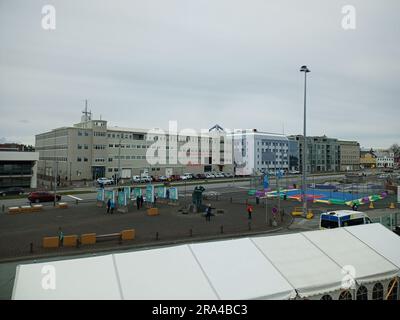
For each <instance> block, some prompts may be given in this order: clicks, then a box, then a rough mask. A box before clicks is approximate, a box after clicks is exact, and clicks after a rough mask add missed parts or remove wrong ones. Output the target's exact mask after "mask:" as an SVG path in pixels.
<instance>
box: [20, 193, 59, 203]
mask: <svg viewBox="0 0 400 320" xmlns="http://www.w3.org/2000/svg"><path fill="white" fill-rule="evenodd" d="M28 200H29V201H30V202H36V203H38V202H50V201H54V193H51V192H47V191H37V192H31V193H30V194H29V195H28ZM56 200H57V201H60V200H61V196H60V195H59V194H57V195H56Z"/></svg>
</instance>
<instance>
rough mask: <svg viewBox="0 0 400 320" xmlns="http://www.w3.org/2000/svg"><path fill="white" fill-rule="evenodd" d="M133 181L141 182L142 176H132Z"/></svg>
mask: <svg viewBox="0 0 400 320" xmlns="http://www.w3.org/2000/svg"><path fill="white" fill-rule="evenodd" d="M132 182H133V183H139V182H140V177H139V176H132Z"/></svg>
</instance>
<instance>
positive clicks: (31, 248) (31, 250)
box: [30, 242, 33, 253]
mask: <svg viewBox="0 0 400 320" xmlns="http://www.w3.org/2000/svg"><path fill="white" fill-rule="evenodd" d="M30 252H31V253H33V242H31V245H30Z"/></svg>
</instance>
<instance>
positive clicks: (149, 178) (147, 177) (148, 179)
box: [140, 176, 153, 183]
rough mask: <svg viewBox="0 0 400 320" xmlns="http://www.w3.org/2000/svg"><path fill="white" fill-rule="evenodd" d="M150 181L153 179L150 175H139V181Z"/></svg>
mask: <svg viewBox="0 0 400 320" xmlns="http://www.w3.org/2000/svg"><path fill="white" fill-rule="evenodd" d="M152 181H153V179H152V178H151V177H150V176H141V177H140V182H144V183H146V182H152Z"/></svg>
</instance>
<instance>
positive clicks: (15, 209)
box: [8, 207, 21, 214]
mask: <svg viewBox="0 0 400 320" xmlns="http://www.w3.org/2000/svg"><path fill="white" fill-rule="evenodd" d="M20 212H21V208H20V207H9V208H8V213H9V214H15V213H20Z"/></svg>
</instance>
